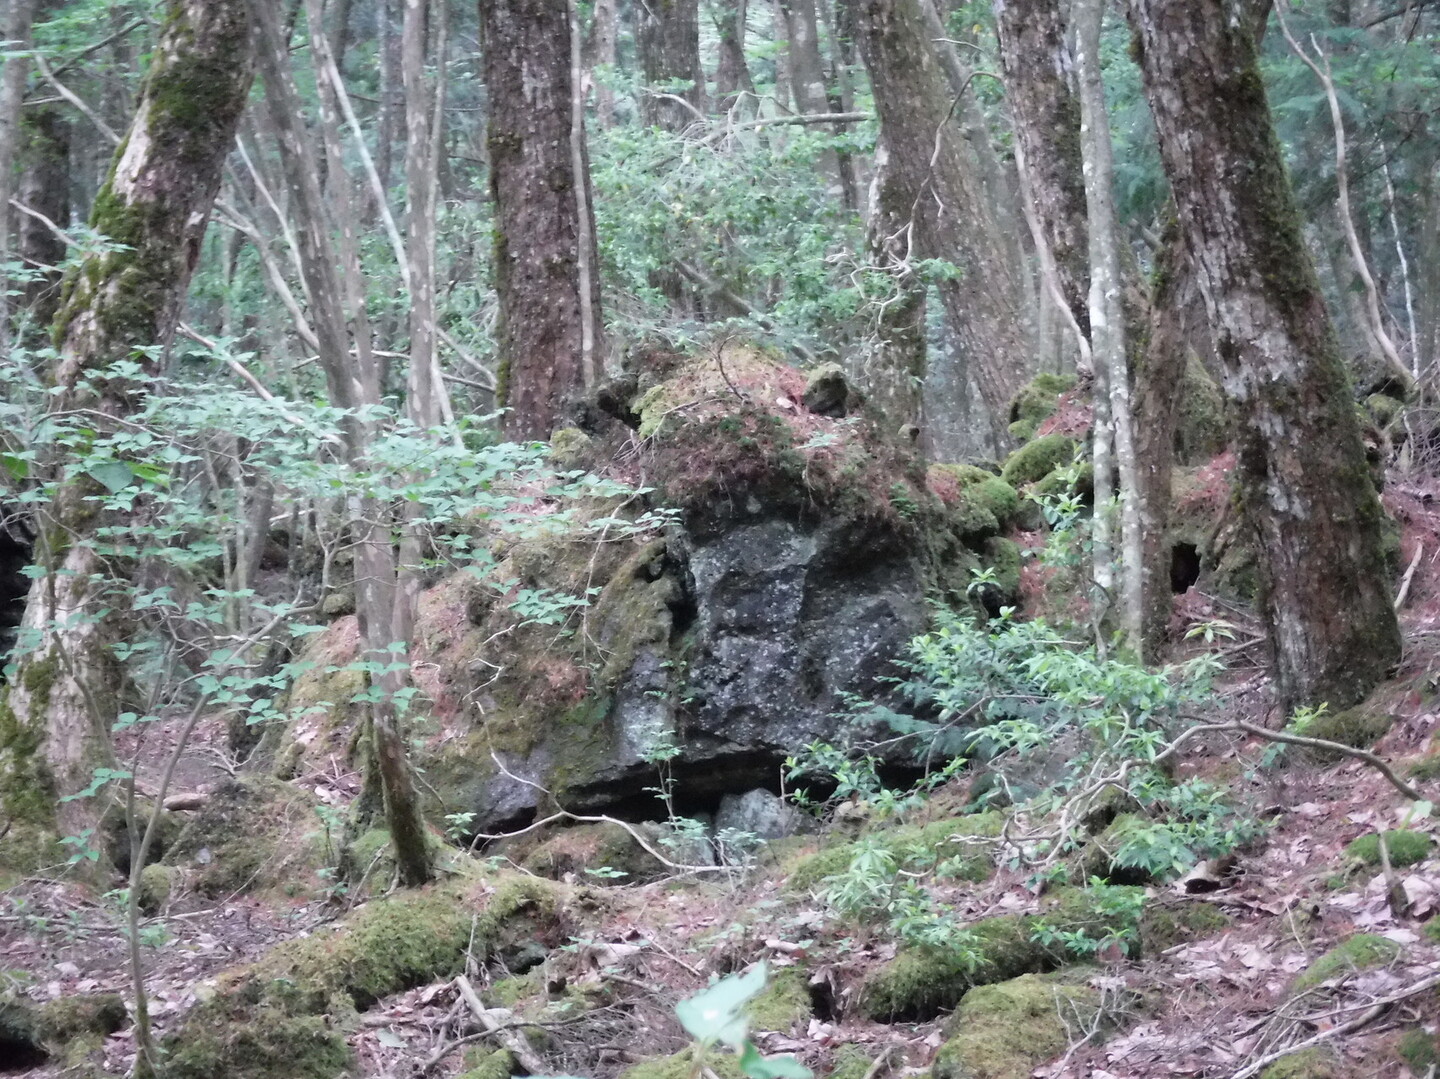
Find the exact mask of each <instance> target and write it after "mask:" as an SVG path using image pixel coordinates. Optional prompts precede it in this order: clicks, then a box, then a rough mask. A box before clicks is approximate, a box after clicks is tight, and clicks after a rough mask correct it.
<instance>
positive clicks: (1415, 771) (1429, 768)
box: [1410, 752, 1440, 783]
mask: <svg viewBox="0 0 1440 1079" xmlns="http://www.w3.org/2000/svg"><path fill="white" fill-rule="evenodd" d="M1410 775H1411V776H1413V777H1414V778H1416V779H1418V780H1420V781H1422V782H1426V783H1428V782H1430V781H1432V780H1436V779H1440V752H1431V753H1427V754H1425V756H1423V757H1421V758H1420V759H1419V760H1418V761H1416V762H1415V763H1414V764H1412V765H1410Z"/></svg>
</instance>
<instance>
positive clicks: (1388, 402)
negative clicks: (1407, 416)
mask: <svg viewBox="0 0 1440 1079" xmlns="http://www.w3.org/2000/svg"><path fill="white" fill-rule="evenodd" d="M1404 411H1405V402H1404V401H1399V400H1396V399H1395V398H1394V397H1390V396H1387V395H1386V394H1383V393H1372V394H1371V395H1370V396H1369V397H1367V398H1365V414H1366V415H1365V418H1366V419H1367V420H1369V421H1370V422H1371V423H1373V424H1374V425H1375V426H1376V427H1379V428H1381V429H1382V430H1383V429H1384V428H1386V427H1389V426H1390V425H1391V424H1393V423H1394V422H1395V421H1396V420H1397V419H1399V418H1400V414H1401V413H1402V412H1404Z"/></svg>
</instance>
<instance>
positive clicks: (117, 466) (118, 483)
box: [85, 461, 135, 495]
mask: <svg viewBox="0 0 1440 1079" xmlns="http://www.w3.org/2000/svg"><path fill="white" fill-rule="evenodd" d="M85 474H86V475H87V476H89V477H90V478H91V479H93V480H95V481H96V482H97V483H100V484H103V485H104V487H105V488H106V490H108V491H109V492H110V493H111V494H112V495H114V494H119V493H120V492H121V491H123V490H125V488H127V487H129V486H130V481H131V480H133V479H134V478H135V473H134V471H133V470H132V469H131V468H130V466H129V465H127V464H126V463H125V462H124V461H105V462H104V463H102V464H98V465H95V466H94V467H93V468H90V469H88V470H87V471H86V473H85Z"/></svg>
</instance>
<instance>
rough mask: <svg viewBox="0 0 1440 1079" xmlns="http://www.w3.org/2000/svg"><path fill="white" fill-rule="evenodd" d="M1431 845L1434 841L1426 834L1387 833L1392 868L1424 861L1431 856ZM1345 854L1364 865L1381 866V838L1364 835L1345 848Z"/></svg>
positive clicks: (1404, 831) (1386, 851)
mask: <svg viewBox="0 0 1440 1079" xmlns="http://www.w3.org/2000/svg"><path fill="white" fill-rule="evenodd" d="M1431 845H1432V840H1431V839H1430V837H1429V836H1428V835H1426V834H1425V833H1424V832H1413V831H1410V830H1408V829H1406V830H1396V831H1389V832H1386V833H1385V853H1386V854H1388V855H1389V856H1390V864H1391V865H1392V866H1396V867H1399V866H1407V865H1414V864H1415V863H1416V862H1421V861H1424V860H1425V859H1426V858H1427V857H1428V856H1429V854H1430V847H1431ZM1345 854H1346V856H1347V857H1349V858H1351V859H1353V860H1355V861H1357V862H1360V863H1361V864H1362V865H1380V864H1381V863H1380V837H1379V836H1378V835H1377V834H1375V833H1374V832H1371V833H1370V834H1369V835H1362V836H1361V837H1360V838H1359V839H1356V840H1355V841H1354V842H1352V843H1351V844H1350V845H1349V846H1348V847H1346V848H1345Z"/></svg>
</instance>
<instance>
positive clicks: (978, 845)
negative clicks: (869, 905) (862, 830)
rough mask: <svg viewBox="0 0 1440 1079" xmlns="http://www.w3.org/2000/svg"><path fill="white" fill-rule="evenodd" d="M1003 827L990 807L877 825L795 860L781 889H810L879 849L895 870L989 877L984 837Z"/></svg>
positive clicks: (966, 877) (989, 862) (988, 853)
mask: <svg viewBox="0 0 1440 1079" xmlns="http://www.w3.org/2000/svg"><path fill="white" fill-rule="evenodd" d="M1004 826H1005V817H1004V815H1003V814H1001V813H997V812H990V813H976V814H972V815H970V816H963V817H951V818H947V819H944V820H938V821H932V822H930V823H928V824H908V825H902V826H900V827H898V828H881V829H877V830H876V831H875V832H874V833H872V834H870V835H868V836H866V837H865V838H863V839H860V840H856V841H854V842H850V843H832V844H830V845H829V846H827V847H825V848H824V849H822V850H819V851H816V852H815V853H814V854H809V855H806V856H804V857H802V858H800V859H798V860H797V861H795V862H794V863H793V864H791V865H790V866H789V867H788V868H787V871H786V873H785V888H786V890H787V891H789V892H791V893H802V892H805V891H809V890H810V889H812V888H816V887H818V886H820V885H821V884H822V883H823V882H824V880H825V879H826V878H827V877H833V876H840V875H843V874H844V873H845V871H846V870H847V869H848V868H849V867H850V864H851V862H853V861H854V860H855V858H856V857H858V856H860V855H862V854H865V853H866V852H873V851H875V850H880V851H884V852H885V853H886V854H887V855H888V856H889V857H890V858H891V859H893V860H894V862H895V864H896V866H897V867H898V868H900V869H905V870H910V871H916V870H921V869H924V870H929V869H934V868H937V867H938V868H939V870H940V872H942V873H943V874H944V875H945V876H946V877H949V878H951V879H957V880H969V881H975V882H979V881H983V880H988V879H989V878H990V876H991V875H992V874H993V873H994V871H995V864H994V860H993V858H992V857H991V849H992V846H991V844H989V843H985V842H983V840H985V839H993V838H994V837H995V836H998V835H999V834H1000V831H1001V829H1002V828H1004Z"/></svg>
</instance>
